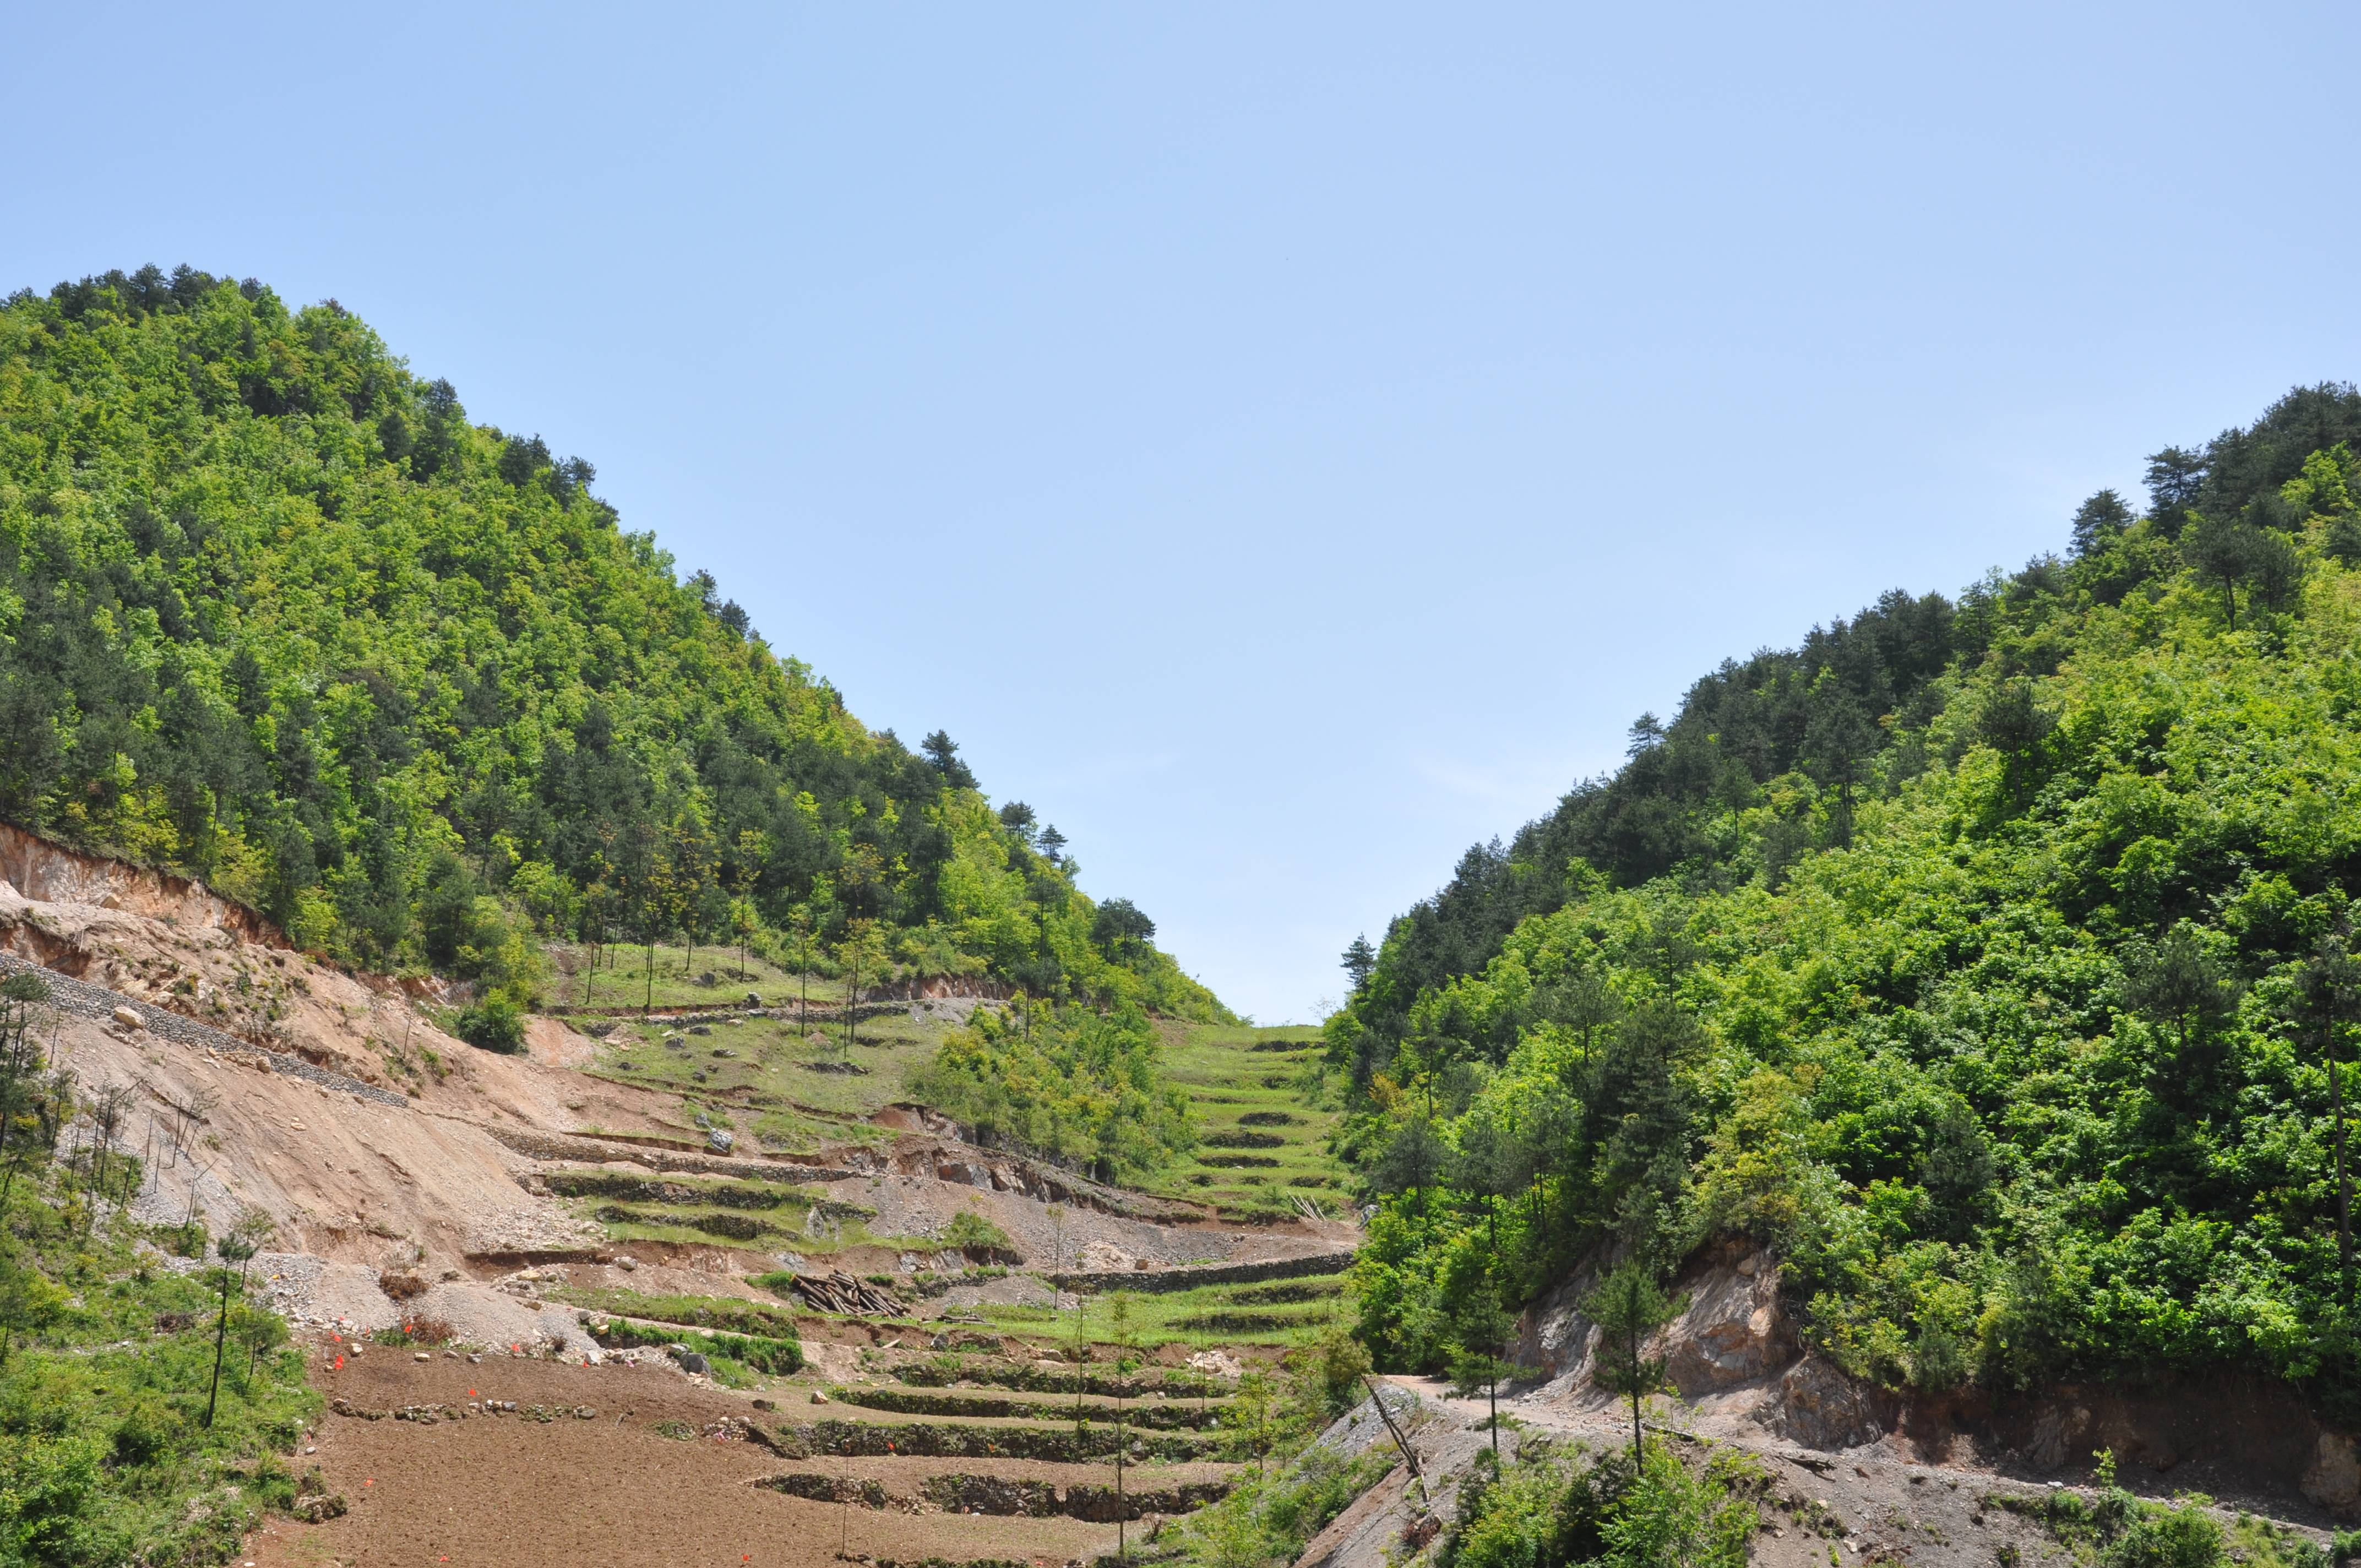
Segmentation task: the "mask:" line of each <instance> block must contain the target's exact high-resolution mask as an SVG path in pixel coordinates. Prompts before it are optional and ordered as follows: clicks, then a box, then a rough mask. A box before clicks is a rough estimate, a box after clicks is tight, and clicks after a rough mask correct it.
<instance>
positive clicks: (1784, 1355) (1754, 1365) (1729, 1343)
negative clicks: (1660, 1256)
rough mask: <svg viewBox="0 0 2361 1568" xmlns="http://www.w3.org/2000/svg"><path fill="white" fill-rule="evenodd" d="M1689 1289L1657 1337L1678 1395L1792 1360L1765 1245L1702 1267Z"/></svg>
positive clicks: (1742, 1379) (1709, 1389) (1793, 1349)
mask: <svg viewBox="0 0 2361 1568" xmlns="http://www.w3.org/2000/svg"><path fill="white" fill-rule="evenodd" d="M1688 1295H1689V1299H1688V1307H1687V1310H1685V1311H1683V1312H1682V1313H1681V1315H1680V1316H1679V1317H1678V1318H1676V1319H1675V1320H1674V1321H1673V1323H1672V1325H1671V1326H1670V1327H1669V1328H1667V1329H1666V1330H1665V1331H1664V1340H1663V1345H1662V1354H1663V1355H1664V1376H1666V1377H1668V1378H1670V1379H1671V1381H1672V1384H1673V1387H1675V1388H1677V1389H1679V1390H1680V1392H1681V1395H1682V1397H1683V1398H1690V1399H1695V1398H1701V1397H1703V1396H1704V1395H1707V1394H1710V1393H1714V1392H1717V1391H1719V1390H1720V1389H1724V1388H1729V1387H1735V1386H1736V1385H1738V1384H1741V1383H1750V1382H1752V1381H1753V1380H1754V1379H1756V1378H1758V1377H1763V1376H1769V1375H1770V1374H1771V1373H1773V1372H1776V1371H1779V1370H1780V1369H1782V1368H1784V1367H1786V1366H1788V1365H1789V1364H1790V1363H1792V1362H1794V1361H1795V1356H1796V1354H1797V1352H1798V1349H1799V1348H1800V1347H1799V1345H1798V1343H1797V1340H1796V1336H1795V1329H1794V1326H1793V1325H1792V1324H1791V1323H1790V1322H1789V1321H1788V1320H1787V1315H1786V1314H1785V1313H1784V1312H1783V1311H1781V1310H1780V1308H1779V1266H1778V1264H1777V1263H1776V1262H1775V1261H1773V1258H1772V1257H1771V1255H1769V1254H1768V1253H1748V1254H1746V1255H1742V1256H1741V1257H1739V1258H1737V1259H1736V1260H1735V1261H1732V1262H1730V1263H1727V1264H1723V1265H1719V1266H1714V1267H1710V1268H1708V1269H1707V1270H1706V1271H1705V1272H1704V1273H1703V1274H1702V1275H1701V1276H1699V1277H1697V1278H1696V1279H1695V1280H1694V1281H1693V1282H1692V1283H1691V1285H1690V1287H1689V1293H1688ZM1855 1441H1862V1440H1859V1439H1856V1440H1855Z"/></svg>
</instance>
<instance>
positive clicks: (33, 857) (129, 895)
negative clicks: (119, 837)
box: [0, 822, 287, 948]
mask: <svg viewBox="0 0 2361 1568" xmlns="http://www.w3.org/2000/svg"><path fill="white" fill-rule="evenodd" d="M0 879H5V880H6V881H7V882H9V883H12V884H14V886H15V887H16V891H17V892H18V893H19V894H23V895H24V896H25V897H27V898H29V899H34V900H37V901H38V902H41V903H44V904H87V905H93V906H95V907H97V908H100V909H119V910H123V911H126V913H129V914H133V915H145V916H148V917H149V918H151V919H158V920H162V919H170V920H174V921H177V922H178V923H179V924H181V925H182V926H200V927H216V928H219V929H222V930H226V931H234V932H236V934H237V935H238V936H240V937H242V938H245V939H246V940H247V941H249V942H259V943H262V944H263V945H265V946H268V947H273V948H284V947H285V946H287V938H285V937H284V936H283V935H281V934H280V930H279V928H278V927H275V926H273V925H272V924H271V923H270V922H269V921H268V920H266V919H264V918H263V917H262V916H259V915H258V914H256V913H255V912H254V911H253V910H251V909H248V908H247V907H246V905H242V904H235V903H232V902H231V901H230V900H228V899H226V898H224V897H222V896H221V895H220V894H217V893H214V892H213V891H212V890H211V889H209V888H207V887H206V886H205V884H204V883H201V882H191V881H189V880H187V879H186V878H184V877H176V876H171V875H169V874H167V873H165V872H151V871H148V870H147V869H145V868H144V867H140V866H134V865H126V864H125V863H124V862H123V861H110V860H102V859H100V858H99V857H97V856H94V855H84V854H81V853H79V852H77V851H75V850H69V849H67V848H66V847H65V846H64V845H62V844H53V843H51V842H49V840H48V839H43V838H40V837H38V836H37V835H35V834H31V833H27V832H26V831H25V830H24V829H23V828H18V827H16V826H15V825H14V824H11V823H6V822H0Z"/></svg>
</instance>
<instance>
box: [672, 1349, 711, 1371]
mask: <svg viewBox="0 0 2361 1568" xmlns="http://www.w3.org/2000/svg"><path fill="white" fill-rule="evenodd" d="M673 1359H674V1360H675V1361H676V1362H678V1363H679V1364H680V1369H681V1370H682V1371H683V1372H697V1373H708V1372H711V1371H712V1370H713V1363H711V1362H709V1361H708V1360H706V1359H705V1357H703V1356H701V1355H699V1354H697V1352H695V1351H693V1350H684V1351H682V1352H680V1353H679V1354H676V1355H675V1356H674V1357H673Z"/></svg>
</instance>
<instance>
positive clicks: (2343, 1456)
mask: <svg viewBox="0 0 2361 1568" xmlns="http://www.w3.org/2000/svg"><path fill="white" fill-rule="evenodd" d="M2301 1486H2302V1489H2303V1495H2304V1496H2305V1497H2309V1498H2311V1499H2312V1502H2314V1503H2316V1504H2318V1505H2319V1506H2320V1507H2322V1508H2326V1509H2327V1510H2328V1511H2329V1512H2330V1513H2332V1514H2335V1515H2337V1516H2339V1517H2340V1518H2348V1519H2349V1518H2351V1517H2352V1515H2353V1514H2354V1513H2355V1512H2356V1510H2361V1454H2356V1452H2355V1449H2354V1444H2353V1440H2352V1439H2351V1438H2349V1437H2347V1436H2345V1434H2344V1433H2343V1432H2333V1431H2324V1432H2322V1433H2321V1434H2320V1442H2318V1443H2317V1444H2315V1445H2314V1446H2313V1449H2312V1464H2311V1467H2310V1468H2308V1469H2307V1470H2305V1471H2304V1473H2303V1480H2302V1482H2301Z"/></svg>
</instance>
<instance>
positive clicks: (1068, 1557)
mask: <svg viewBox="0 0 2361 1568" xmlns="http://www.w3.org/2000/svg"><path fill="white" fill-rule="evenodd" d="M314 1385H315V1387H319V1388H321V1389H322V1390H323V1391H324V1393H326V1394H327V1395H328V1396H329V1397H330V1398H341V1399H343V1400H345V1401H346V1403H347V1404H348V1405H350V1406H352V1407H354V1408H357V1409H375V1410H384V1409H400V1408H401V1407H404V1406H423V1405H459V1406H464V1405H465V1404H466V1403H467V1401H468V1400H469V1399H470V1398H474V1399H477V1400H479V1401H480V1400H502V1401H510V1402H513V1403H514V1404H516V1405H518V1406H519V1407H522V1408H529V1407H532V1406H535V1405H538V1406H542V1407H544V1408H545V1409H565V1410H566V1411H567V1412H569V1413H568V1414H566V1415H565V1416H563V1417H562V1418H560V1419H556V1420H549V1421H546V1422H544V1421H539V1420H533V1419H531V1418H530V1417H529V1416H525V1415H500V1416H476V1417H471V1418H469V1419H467V1420H445V1421H440V1422H436V1423H433V1424H426V1423H422V1422H418V1421H412V1420H363V1419H359V1418H357V1417H352V1416H342V1415H336V1414H333V1413H332V1414H328V1415H324V1416H323V1417H322V1418H321V1422H320V1429H319V1433H318V1436H317V1437H316V1438H315V1439H313V1440H310V1441H311V1442H313V1445H314V1446H315V1447H316V1448H317V1450H318V1452H317V1453H314V1454H312V1455H310V1456H308V1457H303V1458H300V1459H299V1460H297V1461H296V1463H297V1464H300V1465H309V1464H318V1465H319V1466H320V1467H321V1469H322V1471H323V1473H324V1477H325V1480H326V1482H327V1486H328V1489H329V1490H330V1491H331V1492H334V1493H338V1494H341V1495H342V1496H343V1497H344V1498H345V1499H346V1503H347V1505H348V1507H349V1510H350V1511H349V1512H347V1513H346V1515H345V1516H344V1517H343V1518H341V1519H330V1520H327V1521H325V1522H324V1523H320V1524H303V1523H299V1522H295V1521H291V1520H286V1519H280V1520H278V1521H276V1522H274V1523H273V1524H272V1525H271V1526H270V1527H269V1529H267V1530H264V1531H263V1532H262V1533H261V1534H259V1535H258V1536H257V1537H256V1538H255V1539H254V1540H253V1541H252V1543H251V1544H250V1546H249V1549H248V1552H247V1558H246V1559H244V1561H250V1562H252V1563H255V1564H256V1568H296V1565H300V1568H328V1565H330V1564H344V1565H347V1568H376V1565H378V1564H410V1563H421V1564H439V1563H482V1564H499V1565H500V1568H591V1565H600V1564H613V1565H616V1568H631V1565H637V1564H650V1565H655V1564H664V1565H666V1568H675V1565H680V1564H707V1563H710V1564H717V1565H721V1568H727V1565H729V1564H733V1563H734V1564H739V1565H741V1568H744V1565H746V1564H771V1565H780V1568H785V1565H796V1568H801V1565H806V1564H820V1563H835V1562H836V1561H837V1559H838V1555H839V1553H840V1552H846V1553H849V1554H850V1555H851V1556H853V1557H855V1558H860V1557H869V1558H878V1559H891V1560H895V1561H905V1562H906V1561H911V1560H916V1559H922V1558H928V1557H937V1558H946V1559H950V1560H953V1561H957V1560H961V1559H969V1558H979V1557H996V1558H1011V1559H1018V1560H1025V1561H1030V1562H1034V1563H1040V1564H1045V1565H1055V1564H1063V1563H1070V1562H1074V1561H1076V1560H1082V1561H1088V1560H1089V1559H1091V1558H1093V1557H1095V1556H1097V1555H1099V1554H1100V1553H1103V1552H1112V1551H1113V1550H1114V1549H1115V1526H1113V1525H1112V1524H1093V1523H1086V1522H1084V1521H1082V1520H1079V1519H1070V1518H1064V1517H1051V1518H1039V1519H1037V1518H1021V1517H1011V1516H1000V1515H981V1514H979V1515H969V1514H958V1513H948V1512H940V1511H933V1510H928V1511H922V1512H909V1511H906V1510H905V1509H904V1508H900V1507H888V1508H884V1509H878V1508H862V1507H859V1506H852V1507H847V1506H843V1505H840V1504H835V1503H827V1502H816V1501H811V1500H807V1499H806V1498H803V1497H790V1496H785V1495H783V1494H781V1493H780V1492H777V1491H774V1490H771V1489H768V1488H766V1487H763V1486H757V1485H755V1483H756V1481H757V1480H758V1479H760V1478H762V1477H764V1476H772V1475H781V1474H783V1473H786V1472H793V1471H802V1472H818V1473H820V1474H823V1475H829V1476H838V1475H842V1476H845V1477H849V1478H850V1479H851V1481H853V1482H854V1483H856V1484H857V1483H859V1482H862V1481H864V1480H870V1481H875V1482H878V1483H881V1484H882V1485H883V1486H884V1489H885V1491H886V1492H887V1493H888V1494H890V1495H892V1496H893V1497H895V1498H897V1499H899V1498H907V1497H916V1496H917V1495H918V1493H919V1491H920V1488H921V1486H922V1485H923V1483H924V1482H925V1480H926V1479H927V1478H928V1476H930V1475H945V1474H949V1473H953V1472H966V1473H988V1474H990V1475H994V1476H998V1477H1005V1478H1007V1479H1010V1480H1018V1481H1048V1482H1052V1483H1056V1484H1058V1485H1061V1486H1071V1485H1074V1484H1077V1483H1089V1484H1094V1485H1104V1484H1106V1483H1107V1482H1109V1481H1110V1480H1111V1479H1112V1471H1111V1469H1110V1467H1109V1466H1107V1465H1104V1464H1049V1463H1041V1462H1034V1461H1022V1460H1005V1459H1002V1460H989V1461H980V1460H975V1459H964V1460H950V1459H915V1458H904V1457H880V1458H862V1459H843V1458H839V1457H836V1456H833V1455H826V1456H818V1457H815V1458H811V1459H806V1460H787V1459H782V1458H781V1457H780V1456H779V1455H777V1454H775V1453H772V1452H771V1451H770V1450H768V1449H767V1448H765V1447H763V1445H762V1444H760V1443H758V1442H749V1441H745V1440H743V1439H717V1438H713V1437H707V1436H701V1435H700V1436H695V1437H690V1438H686V1439H684V1438H682V1437H681V1436H679V1435H677V1434H679V1433H680V1432H681V1431H683V1430H684V1429H686V1431H692V1432H697V1433H702V1432H704V1431H706V1430H707V1429H708V1428H711V1427H714V1426H716V1425H718V1424H719V1423H720V1422H721V1421H722V1420H723V1418H725V1417H727V1418H731V1419H733V1420H745V1419H747V1418H749V1417H752V1419H753V1420H757V1421H760V1422H762V1423H763V1424H764V1426H766V1427H768V1428H772V1429H774V1430H775V1429H776V1428H777V1427H779V1426H785V1425H790V1424H796V1423H804V1422H808V1421H810V1420H813V1419H814V1418H815V1417H820V1416H823V1415H828V1416H838V1415H841V1416H856V1415H857V1416H860V1417H863V1418H866V1417H871V1416H881V1417H884V1419H885V1420H888V1421H891V1420H893V1418H892V1417H891V1416H890V1415H886V1413H885V1412H872V1411H854V1410H851V1409H844V1408H843V1407H835V1408H832V1409H826V1410H822V1409H809V1408H791V1409H782V1410H778V1411H774V1412H763V1411H756V1410H755V1409H753V1408H752V1405H751V1403H750V1402H749V1401H748V1400H747V1399H745V1398H742V1397H740V1396H735V1395H731V1394H729V1393H726V1392H723V1391H720V1390H717V1389H710V1388H705V1387H698V1386H697V1385H695V1384H691V1383H689V1382H687V1381H686V1380H685V1379H684V1378H682V1377H681V1376H679V1375H678V1374H677V1373H675V1372H673V1371H671V1370H669V1369H668V1368H665V1367H661V1366H656V1365H647V1366H640V1367H630V1366H620V1365H609V1366H579V1365H566V1364H564V1363H558V1362H550V1361H539V1360H531V1359H524V1358H512V1357H506V1356H499V1355H487V1356H485V1357H484V1359H483V1361H482V1362H481V1363H480V1364H470V1363H468V1362H467V1361H465V1360H453V1359H447V1358H445V1357H442V1356H437V1357H435V1358H434V1360H431V1361H425V1362H420V1361H416V1360H413V1359H412V1358H411V1357H410V1356H409V1355H407V1354H403V1353H401V1352H378V1351H371V1352H369V1353H368V1354H366V1355H364V1356H363V1357H361V1358H359V1359H357V1360H355V1361H351V1362H348V1363H347V1364H346V1366H345V1367H344V1368H343V1369H342V1370H332V1369H330V1368H329V1366H328V1365H325V1364H324V1362H321V1363H319V1364H315V1367H314ZM577 1409H590V1410H594V1411H595V1412H596V1414H595V1415H594V1416H592V1417H590V1418H588V1419H582V1418H580V1417H578V1416H577V1415H575V1414H572V1413H570V1412H572V1411H575V1410H577ZM660 1426H669V1428H670V1431H671V1432H672V1433H674V1434H675V1435H666V1434H665V1433H664V1432H663V1431H658V1430H657V1429H658V1428H659V1427H660ZM1229 1468H1230V1467H1228V1466H1225V1465H1209V1464H1172V1465H1143V1466H1138V1467H1136V1468H1133V1469H1130V1470H1129V1471H1128V1472H1127V1475H1128V1477H1129V1478H1130V1480H1131V1484H1133V1485H1135V1486H1138V1487H1140V1488H1142V1489H1147V1488H1154V1487H1163V1486H1177V1485H1180V1484H1183V1483H1189V1482H1198V1481H1204V1480H1211V1479H1214V1478H1217V1477H1218V1476H1219V1475H1222V1474H1224V1473H1225V1472H1226V1471H1227V1470H1228V1469H1229ZM1141 1528H1142V1526H1140V1525H1135V1526H1134V1527H1133V1529H1134V1530H1135V1532H1137V1530H1140V1529H1141ZM1135 1538H1136V1535H1135Z"/></svg>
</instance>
